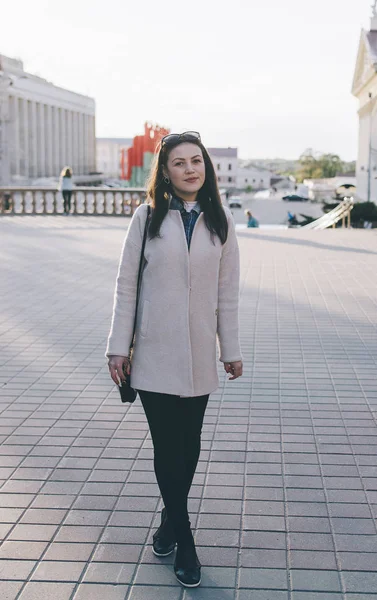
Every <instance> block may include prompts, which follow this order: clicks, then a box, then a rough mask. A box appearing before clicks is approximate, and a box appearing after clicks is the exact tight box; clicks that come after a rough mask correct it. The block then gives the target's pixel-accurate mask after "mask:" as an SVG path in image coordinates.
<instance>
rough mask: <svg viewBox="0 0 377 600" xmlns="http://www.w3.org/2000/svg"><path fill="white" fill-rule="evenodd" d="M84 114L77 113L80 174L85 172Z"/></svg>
mask: <svg viewBox="0 0 377 600" xmlns="http://www.w3.org/2000/svg"><path fill="white" fill-rule="evenodd" d="M84 119H85V115H84V114H83V113H79V164H80V175H83V174H84V173H85V152H84V148H85V129H84Z"/></svg>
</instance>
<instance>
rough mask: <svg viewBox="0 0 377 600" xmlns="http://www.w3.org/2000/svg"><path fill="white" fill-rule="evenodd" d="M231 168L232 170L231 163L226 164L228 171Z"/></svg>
mask: <svg viewBox="0 0 377 600" xmlns="http://www.w3.org/2000/svg"><path fill="white" fill-rule="evenodd" d="M231 170H232V163H229V164H228V171H231Z"/></svg>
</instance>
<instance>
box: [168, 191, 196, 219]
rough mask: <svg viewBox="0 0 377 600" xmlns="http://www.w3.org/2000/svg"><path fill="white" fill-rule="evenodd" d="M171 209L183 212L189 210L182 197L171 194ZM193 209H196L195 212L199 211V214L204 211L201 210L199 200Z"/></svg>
mask: <svg viewBox="0 0 377 600" xmlns="http://www.w3.org/2000/svg"><path fill="white" fill-rule="evenodd" d="M169 210H179V211H180V213H181V214H182V213H184V212H187V211H186V209H185V206H184V204H183V200H181V199H180V198H177V197H175V196H170V205H169ZM192 210H194V211H195V212H197V213H198V215H200V213H201V212H202V211H201V208H200V204H199V202H197V203H196V204H195V206H194V207H193V209H192Z"/></svg>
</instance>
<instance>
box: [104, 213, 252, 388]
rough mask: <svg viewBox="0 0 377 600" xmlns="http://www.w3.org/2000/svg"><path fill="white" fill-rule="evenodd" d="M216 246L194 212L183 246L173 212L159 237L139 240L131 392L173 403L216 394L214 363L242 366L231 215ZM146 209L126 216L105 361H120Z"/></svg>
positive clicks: (179, 219)
mask: <svg viewBox="0 0 377 600" xmlns="http://www.w3.org/2000/svg"><path fill="white" fill-rule="evenodd" d="M224 210H225V213H226V216H227V219H228V227H229V231H228V238H227V241H226V242H225V244H224V245H222V244H221V242H220V240H219V238H218V237H217V236H216V235H215V236H213V238H214V243H213V242H212V240H211V238H210V232H209V231H208V229H207V227H206V225H205V222H204V215H203V213H201V214H200V215H199V217H198V220H197V222H196V224H195V227H194V231H193V234H192V239H191V244H190V250H189V249H188V246H187V241H186V236H185V231H184V227H183V222H182V217H181V214H180V212H179V210H169V211H168V214H167V216H166V217H165V219H164V221H163V222H162V225H161V230H160V232H161V238H154V239H152V240H150V239H147V243H146V247H145V259H146V265H145V268H144V272H143V277H142V285H141V292H140V304H139V310H138V318H137V324H136V334H135V346H134V353H133V359H132V369H131V385H132V387H134V388H135V389H139V390H146V391H152V392H160V393H165V394H174V395H178V396H201V395H204V394H210V393H211V392H213V391H215V390H216V389H217V387H218V384H219V380H218V375H217V368H216V334H217V337H218V342H219V346H220V361H222V362H233V361H238V360H241V359H242V356H241V350H240V343H239V322H238V307H239V250H238V243H237V238H236V233H235V226H234V221H233V217H232V214H231V212H230V210H229V209H228V208H227V207H224ZM146 216H147V206H146V205H141V206H139V207H138V208H137V210H136V211H135V214H134V215H133V217H132V220H131V223H130V226H129V228H128V232H127V235H126V238H125V241H124V245H123V250H122V255H121V259H120V264H119V270H118V276H117V281H116V289H115V297H114V308H113V317H112V323H111V330H110V335H109V339H108V344H107V349H106V356H110V355H118V356H127V355H128V351H129V346H130V342H131V336H132V329H133V319H134V307H135V301H136V287H137V273H138V267H139V258H140V249H141V245H142V239H143V232H144V224H145V220H146Z"/></svg>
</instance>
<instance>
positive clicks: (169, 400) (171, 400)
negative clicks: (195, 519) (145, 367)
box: [139, 390, 209, 543]
mask: <svg viewBox="0 0 377 600" xmlns="http://www.w3.org/2000/svg"><path fill="white" fill-rule="evenodd" d="M139 395H140V398H141V402H142V404H143V408H144V411H145V414H146V417H147V420H148V423H149V429H150V432H151V436H152V441H153V447H154V470H155V473H156V478H157V483H158V486H159V488H160V492H161V496H162V499H163V501H164V504H165V508H166V512H167V515H168V518H169V521H170V522H171V524H172V526H173V529H174V532H175V535H176V538H177V542H178V543H180V542H185V541H189V540H190V538H191V528H190V520H189V515H188V510H187V496H188V493H189V491H190V487H191V483H192V480H193V478H194V475H195V470H196V466H197V464H198V460H199V455H200V435H201V431H202V425H203V418H204V413H205V410H206V407H207V403H208V398H209V395H206V396H196V397H193V398H180V397H179V396H172V395H169V394H158V393H155V392H145V391H142V390H141V391H140V390H139Z"/></svg>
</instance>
